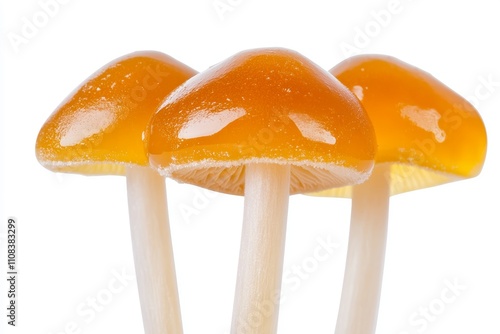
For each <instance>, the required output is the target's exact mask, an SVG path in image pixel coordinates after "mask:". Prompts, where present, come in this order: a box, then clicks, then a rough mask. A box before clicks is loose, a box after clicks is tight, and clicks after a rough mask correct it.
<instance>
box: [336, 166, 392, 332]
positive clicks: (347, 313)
mask: <svg viewBox="0 0 500 334" xmlns="http://www.w3.org/2000/svg"><path fill="white" fill-rule="evenodd" d="M389 168H390V167H389V166H388V165H377V166H375V169H374V170H373V173H372V175H371V177H370V178H369V179H368V180H367V181H366V182H365V183H363V184H360V185H356V186H354V188H353V196H352V209H351V228H350V232H349V246H348V250H347V262H346V267H345V273H344V283H343V287H342V296H341V301H340V309H339V314H338V318H337V326H336V330H335V333H336V334H373V333H375V328H376V325H377V315H378V307H379V301H380V291H381V287H382V274H383V269H384V258H385V245H386V239H387V222H388V210H389V196H390V192H389V191H390V189H389V184H390V180H389V174H388V172H389Z"/></svg>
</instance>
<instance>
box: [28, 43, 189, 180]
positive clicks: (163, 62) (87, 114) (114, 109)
mask: <svg viewBox="0 0 500 334" xmlns="http://www.w3.org/2000/svg"><path fill="white" fill-rule="evenodd" d="M196 73H197V72H196V71H194V70H193V69H191V68H189V67H187V66H186V65H184V64H182V63H180V62H178V61H176V60H175V59H173V58H171V57H169V56H167V55H165V54H163V53H159V52H153V51H143V52H135V53H132V54H128V55H126V56H123V57H121V58H119V59H116V60H114V61H112V62H110V63H109V64H107V65H105V66H104V67H102V68H101V69H100V70H98V71H97V72H96V73H94V74H93V75H92V76H91V77H90V78H89V79H87V80H86V81H85V82H84V83H83V84H82V85H81V86H80V87H78V88H77V89H76V90H75V91H74V92H73V93H72V94H71V95H70V96H69V97H67V98H66V100H65V101H64V102H63V103H62V104H61V105H60V106H59V107H58V108H57V109H56V111H55V112H54V113H53V114H52V115H51V116H50V117H49V119H48V120H47V121H46V122H45V124H44V125H43V127H42V129H41V130H40V133H39V134H38V138H37V142H36V156H37V159H38V161H39V162H40V163H41V164H42V165H43V166H44V167H45V168H47V169H50V170H52V171H56V172H68V173H81V174H93V175H97V174H117V175H124V174H125V166H126V165H128V164H135V165H143V166H147V165H148V164H149V161H148V157H147V152H146V150H145V147H144V146H145V144H144V142H143V136H144V133H143V132H144V130H145V128H146V125H147V123H148V121H149V119H150V117H151V115H152V114H153V113H154V112H155V111H156V109H157V108H158V106H159V105H160V103H161V102H162V101H163V99H164V98H165V96H167V95H168V94H169V93H170V92H171V91H172V90H173V89H175V88H177V86H179V85H180V84H181V83H183V82H184V81H186V80H187V79H188V78H190V77H191V76H193V75H194V74H196Z"/></svg>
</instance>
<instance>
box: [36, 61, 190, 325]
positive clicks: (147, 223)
mask: <svg viewBox="0 0 500 334" xmlns="http://www.w3.org/2000/svg"><path fill="white" fill-rule="evenodd" d="M195 73H196V72H195V71H194V70H193V69H191V68H189V67H187V66H186V65H184V64H182V63H180V62H178V61H176V60H175V59H173V58H171V57H169V56H167V55H165V54H162V53H159V52H152V51H143V52H136V53H132V54H128V55H125V56H123V57H121V58H119V59H116V60H114V61H112V62H110V63H108V64H107V65H105V66H104V67H102V68H101V69H100V70H98V71H97V72H96V73H95V74H93V75H92V76H91V77H90V78H88V79H87V80H86V81H85V82H84V83H83V84H82V85H81V86H80V87H78V88H77V89H76V91H74V92H73V93H72V94H71V95H70V96H69V97H68V98H66V100H65V101H64V102H63V103H62V104H61V105H60V106H59V107H58V108H57V109H56V111H55V112H54V113H53V114H52V115H51V116H50V117H49V119H48V120H47V121H46V123H45V124H44V125H43V127H42V128H41V130H40V133H39V135H38V138H37V142H36V156H37V159H38V161H39V162H40V163H41V164H42V165H43V166H44V167H45V168H47V169H49V170H51V171H55V172H64V173H78V174H83V175H125V176H126V180H127V194H128V204H129V216H130V226H131V235H132V246H133V252H134V259H135V269H136V275H137V283H138V288H139V296H140V301H141V308H142V316H143V322H144V328H145V332H146V333H148V334H150V333H158V334H159V333H172V334H179V333H182V321H181V314H180V306H179V297H178V292H177V282H176V276H175V267H174V258H173V252H172V244H171V237H170V228H169V221H168V213H167V207H166V205H167V202H166V193H165V180H164V178H163V177H162V176H160V175H159V174H158V173H157V172H156V171H155V170H153V169H151V168H150V167H149V160H148V156H147V152H146V150H145V147H144V142H143V135H144V133H143V132H144V130H145V128H146V125H147V122H148V121H149V119H150V117H151V115H152V114H153V113H154V111H155V110H156V108H157V107H158V106H159V105H160V103H161V101H162V100H163V99H164V97H165V96H166V95H168V94H169V93H170V92H171V91H172V90H173V89H174V88H176V87H177V86H178V85H180V84H181V83H183V82H184V81H185V80H187V79H188V78H190V77H191V76H192V75H194V74H195Z"/></svg>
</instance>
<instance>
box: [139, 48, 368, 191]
mask: <svg viewBox="0 0 500 334" xmlns="http://www.w3.org/2000/svg"><path fill="white" fill-rule="evenodd" d="M148 136H149V138H148V150H149V155H150V162H151V165H152V166H155V167H157V168H158V169H159V171H160V173H162V174H164V175H167V176H170V177H172V178H174V179H177V180H178V181H181V182H187V183H191V184H195V185H198V186H202V187H205V188H208V189H212V190H215V191H220V192H225V193H229V194H237V195H242V194H243V191H244V173H245V164H248V163H275V164H291V189H290V193H292V194H293V193H301V192H307V191H317V190H321V189H328V188H331V187H334V186H343V185H347V184H355V183H360V182H363V181H364V180H365V179H366V178H367V177H368V175H369V173H370V172H371V169H372V167H373V158H374V154H375V145H376V144H375V139H374V132H373V128H372V125H371V123H370V121H369V119H368V117H367V115H366V113H365V111H364V110H363V107H362V106H361V104H360V103H359V101H358V100H357V99H356V97H355V96H354V94H352V93H351V92H350V91H349V90H348V89H347V88H346V87H344V86H343V85H342V84H340V82H339V81H338V80H337V79H335V78H334V77H333V76H332V75H331V74H329V73H328V72H326V71H324V70H323V69H321V68H320V67H319V66H317V65H315V64H314V63H313V62H311V61H310V60H308V59H307V58H305V57H304V56H302V55H300V54H299V53H297V52H294V51H290V50H286V49H277V48H275V49H256V50H248V51H243V52H240V53H238V54H236V55H235V56H233V57H231V58H229V59H227V60H226V61H224V62H222V63H219V64H217V65H215V66H213V67H211V68H209V69H208V70H207V71H205V72H202V73H200V74H198V75H196V76H195V77H193V78H192V79H190V80H188V81H187V82H186V83H185V84H183V85H182V86H181V87H179V88H178V89H177V90H176V91H174V92H173V93H172V94H171V95H170V96H169V97H168V98H167V99H166V100H165V101H164V103H163V104H162V106H161V107H160V109H159V111H158V112H157V113H156V114H155V116H154V117H153V118H152V120H151V123H150V128H149V131H148Z"/></svg>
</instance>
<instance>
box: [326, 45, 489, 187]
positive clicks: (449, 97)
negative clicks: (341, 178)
mask: <svg viewBox="0 0 500 334" xmlns="http://www.w3.org/2000/svg"><path fill="white" fill-rule="evenodd" d="M330 72H331V73H332V74H333V75H335V77H337V79H339V80H340V81H341V82H342V83H343V84H344V85H345V86H347V87H348V88H349V89H350V90H351V91H353V92H354V93H355V94H356V96H357V97H358V98H359V100H360V101H361V103H362V104H363V106H364V107H365V109H366V111H367V113H368V115H369V116H370V119H371V121H372V123H373V126H374V128H375V133H376V136H377V144H378V150H377V154H376V163H377V164H381V163H388V164H390V165H391V166H390V180H391V183H390V185H391V194H392V195H393V194H398V193H402V192H406V191H410V190H415V189H420V188H425V187H430V186H435V185H439V184H442V183H446V182H451V181H455V180H460V179H464V178H470V177H473V176H476V175H478V174H479V173H480V171H481V169H482V166H483V163H484V159H485V156H486V130H485V127H484V124H483V121H482V120H481V117H480V115H479V113H478V112H477V110H476V109H475V108H474V107H473V106H472V105H471V104H470V103H469V102H467V101H466V100H465V99H464V98H463V97H461V96H460V95H458V94H457V93H455V92H454V91H452V90H451V89H450V88H448V87H447V86H445V85H444V84H443V83H441V82H440V81H438V80H437V79H436V78H434V77H433V76H432V75H430V74H428V73H427V72H424V71H422V70H420V69H418V68H416V67H414V66H411V65H409V64H407V63H404V62H402V61H400V60H398V59H396V58H393V57H389V56H384V55H360V56H355V57H351V58H348V59H347V60H345V61H343V62H341V63H340V64H338V65H337V66H335V67H334V68H332V69H331V70H330ZM323 194H329V195H334V196H350V189H349V188H343V189H332V190H331V191H328V192H325V193H323Z"/></svg>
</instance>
